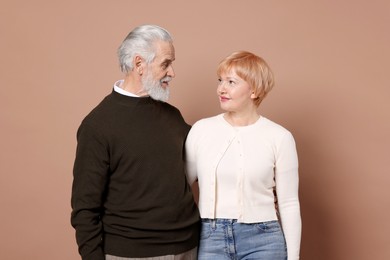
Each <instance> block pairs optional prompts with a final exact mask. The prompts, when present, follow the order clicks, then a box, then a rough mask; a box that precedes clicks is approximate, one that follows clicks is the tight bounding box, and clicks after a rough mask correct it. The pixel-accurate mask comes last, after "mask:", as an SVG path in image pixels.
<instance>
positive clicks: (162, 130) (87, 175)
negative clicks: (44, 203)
mask: <svg viewBox="0 0 390 260" xmlns="http://www.w3.org/2000/svg"><path fill="white" fill-rule="evenodd" d="M189 129H190V126H189V125H187V124H186V123H185V121H184V119H183V117H182V116H181V114H180V112H179V110H177V109H176V108H175V107H173V106H171V105H169V104H168V103H165V102H160V101H155V100H153V99H151V98H149V97H146V98H135V97H128V96H124V95H121V94H119V93H117V92H115V91H113V92H112V93H111V94H110V95H108V96H107V97H106V98H105V99H104V100H103V101H102V102H101V103H100V104H99V105H98V106H97V107H96V108H95V109H94V110H92V112H91V113H90V114H89V115H88V116H87V117H86V118H85V119H84V120H83V122H82V123H81V125H80V127H79V130H78V132H77V141H78V144H77V151H76V159H75V164H74V172H73V175H74V180H73V187H72V209H73V211H72V216H71V223H72V226H73V227H74V228H75V229H76V238H77V243H78V245H79V252H80V254H81V256H82V258H83V259H91V260H92V259H93V260H100V259H102V260H104V255H105V254H110V255H116V256H122V257H152V256H160V255H167V254H178V253H182V252H184V251H187V250H189V249H192V248H194V247H195V246H197V243H198V239H199V213H198V209H197V207H196V204H195V202H194V200H193V195H192V192H191V189H190V187H189V185H188V184H187V181H186V177H185V172H184V162H183V149H184V142H185V138H186V136H187V133H188V131H189Z"/></svg>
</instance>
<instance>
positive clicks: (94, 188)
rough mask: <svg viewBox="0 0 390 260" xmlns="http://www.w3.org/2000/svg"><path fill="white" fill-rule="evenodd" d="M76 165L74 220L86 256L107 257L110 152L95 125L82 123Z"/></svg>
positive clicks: (97, 259)
mask: <svg viewBox="0 0 390 260" xmlns="http://www.w3.org/2000/svg"><path fill="white" fill-rule="evenodd" d="M77 142H78V143H77V150H76V159H75V163H74V169H73V186H72V198H71V204H72V214H71V224H72V226H73V227H74V228H75V230H76V240H77V244H78V246H79V253H80V255H81V257H82V259H83V260H92V259H93V260H104V259H105V256H104V253H103V249H102V223H101V212H102V204H103V201H102V198H103V194H104V191H105V187H106V184H107V179H108V165H109V156H108V151H107V147H106V145H104V143H103V139H102V138H101V137H100V136H99V135H98V134H97V132H96V131H95V128H94V127H92V126H89V125H88V124H85V123H84V124H81V126H80V128H79V130H78V132H77Z"/></svg>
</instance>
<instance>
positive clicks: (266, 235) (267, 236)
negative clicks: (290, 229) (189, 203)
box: [198, 219, 287, 260]
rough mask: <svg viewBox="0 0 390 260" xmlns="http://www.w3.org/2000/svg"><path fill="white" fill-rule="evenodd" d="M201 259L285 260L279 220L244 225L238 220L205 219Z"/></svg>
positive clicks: (283, 240)
mask: <svg viewBox="0 0 390 260" xmlns="http://www.w3.org/2000/svg"><path fill="white" fill-rule="evenodd" d="M198 259H199V260H241V259H242V260H244V259H245V260H249V259H253V260H254V259H256V260H286V259H287V247H286V242H285V239H284V235H283V232H282V229H281V227H280V224H279V222H278V221H276V220H275V221H268V222H261V223H253V224H245V223H238V222H237V220H235V219H215V220H213V219H202V230H201V233H200V243H199V248H198Z"/></svg>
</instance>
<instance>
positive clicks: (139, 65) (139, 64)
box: [134, 55, 143, 76]
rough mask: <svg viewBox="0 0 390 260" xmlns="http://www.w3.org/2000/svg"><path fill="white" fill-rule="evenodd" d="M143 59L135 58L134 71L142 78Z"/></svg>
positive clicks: (137, 56)
mask: <svg viewBox="0 0 390 260" xmlns="http://www.w3.org/2000/svg"><path fill="white" fill-rule="evenodd" d="M142 63H143V58H142V57H141V56H139V55H136V56H135V57H134V70H135V71H136V72H137V73H138V74H139V75H140V76H141V75H142V73H143V66H142Z"/></svg>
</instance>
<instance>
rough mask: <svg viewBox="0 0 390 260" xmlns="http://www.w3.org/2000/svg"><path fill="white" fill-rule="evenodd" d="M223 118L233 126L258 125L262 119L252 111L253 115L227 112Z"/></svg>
mask: <svg viewBox="0 0 390 260" xmlns="http://www.w3.org/2000/svg"><path fill="white" fill-rule="evenodd" d="M223 117H224V118H225V120H226V121H227V122H228V123H229V124H231V125H232V126H248V125H252V124H254V123H256V121H257V120H259V118H260V113H258V112H257V111H252V112H251V113H245V114H240V113H236V112H226V113H225V114H224V115H223Z"/></svg>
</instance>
